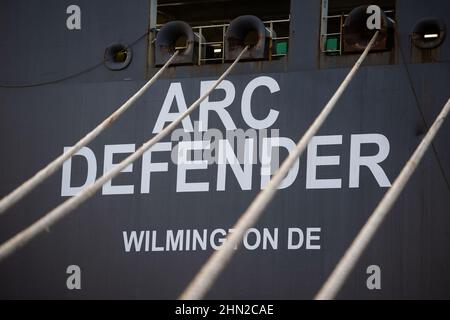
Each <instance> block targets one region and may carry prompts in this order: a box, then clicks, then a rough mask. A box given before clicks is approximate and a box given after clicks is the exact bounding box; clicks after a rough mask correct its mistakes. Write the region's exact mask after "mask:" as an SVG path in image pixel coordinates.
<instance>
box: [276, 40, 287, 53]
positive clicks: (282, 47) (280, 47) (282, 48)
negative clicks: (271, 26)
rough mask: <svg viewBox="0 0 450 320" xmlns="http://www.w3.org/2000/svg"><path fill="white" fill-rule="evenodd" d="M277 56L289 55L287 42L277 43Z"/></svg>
mask: <svg viewBox="0 0 450 320" xmlns="http://www.w3.org/2000/svg"><path fill="white" fill-rule="evenodd" d="M275 54H287V41H280V42H277V43H276V45H275Z"/></svg>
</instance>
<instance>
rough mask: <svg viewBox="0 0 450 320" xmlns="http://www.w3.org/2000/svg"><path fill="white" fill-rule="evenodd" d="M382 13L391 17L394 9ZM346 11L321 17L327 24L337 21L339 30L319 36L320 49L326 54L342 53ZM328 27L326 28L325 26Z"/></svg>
mask: <svg viewBox="0 0 450 320" xmlns="http://www.w3.org/2000/svg"><path fill="white" fill-rule="evenodd" d="M384 13H385V14H386V15H387V16H388V17H390V18H392V17H393V16H394V14H395V11H394V10H385V11H384ZM347 16H348V13H345V14H344V13H343V14H335V15H329V16H323V17H322V23H323V24H325V25H326V26H328V23H329V21H330V20H331V21H336V20H337V21H338V24H339V30H335V31H338V32H325V33H322V34H321V36H320V49H321V52H322V53H324V54H327V55H338V56H340V55H342V53H343V52H342V47H343V44H342V41H343V39H344V36H343V27H344V22H345V18H347ZM326 29H328V28H326Z"/></svg>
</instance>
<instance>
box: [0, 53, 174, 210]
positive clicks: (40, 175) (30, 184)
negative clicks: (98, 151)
mask: <svg viewBox="0 0 450 320" xmlns="http://www.w3.org/2000/svg"><path fill="white" fill-rule="evenodd" d="M177 55H178V51H175V53H174V54H173V55H172V56H171V57H170V59H169V60H167V62H166V63H165V64H164V66H163V67H162V68H161V69H159V70H158V72H157V73H156V74H155V75H154V76H153V77H152V78H151V79H150V80H149V81H148V82H147V83H146V84H144V85H143V86H142V88H141V89H139V90H138V91H137V92H136V93H135V94H134V95H133V96H132V97H131V98H130V99H128V100H127V101H126V102H125V103H124V104H122V105H121V106H120V107H119V108H118V109H117V110H116V111H114V112H113V113H112V114H111V115H110V116H109V117H108V118H106V119H105V120H103V121H102V122H101V123H100V124H99V125H98V126H97V127H95V128H94V129H93V130H92V131H91V132H89V133H88V134H86V135H85V136H84V137H83V138H82V139H81V140H80V141H78V142H77V143H76V144H75V145H74V146H73V147H71V148H70V149H68V150H67V151H66V152H64V153H63V154H62V155H60V156H59V157H57V158H56V159H55V160H53V161H52V162H50V163H49V164H47V165H46V166H45V167H44V168H43V169H41V170H40V171H38V172H37V173H36V174H35V175H34V176H33V177H31V178H30V179H28V180H27V181H25V182H24V183H22V184H21V185H20V186H19V187H17V188H16V189H15V190H14V191H12V192H11V193H9V194H8V195H7V196H5V197H4V198H3V199H1V200H0V215H2V214H3V213H5V211H6V210H8V209H9V208H10V207H11V206H12V205H14V204H15V203H16V202H17V201H19V200H20V199H22V198H23V197H24V196H26V195H27V194H28V193H29V192H30V191H31V190H33V189H34V188H35V187H37V186H38V185H39V184H40V183H41V182H43V181H44V180H45V179H47V178H48V177H50V176H51V175H52V174H53V173H55V172H56V171H57V170H58V169H59V168H60V167H61V166H62V165H63V163H64V162H65V161H66V160H67V159H69V158H70V157H72V156H73V155H74V154H75V153H77V151H78V150H80V149H81V148H83V147H85V146H86V145H87V144H88V143H89V142H91V141H92V140H94V138H95V137H97V136H98V135H99V134H100V133H101V132H102V131H103V130H105V129H106V128H108V127H109V126H110V125H111V124H112V123H113V122H114V121H116V120H117V119H118V118H119V117H120V116H121V115H122V113H124V112H125V111H126V110H127V109H128V108H130V107H131V106H132V105H133V103H134V102H136V100H138V99H139V98H140V97H141V96H142V95H143V94H144V92H145V91H147V89H148V88H150V86H151V85H152V84H153V83H154V82H155V81H156V80H157V79H158V78H159V76H160V75H161V74H162V73H163V72H164V70H165V69H166V68H167V67H168V66H169V65H170V63H171V62H172V61H173V59H174V58H175V57H176V56H177Z"/></svg>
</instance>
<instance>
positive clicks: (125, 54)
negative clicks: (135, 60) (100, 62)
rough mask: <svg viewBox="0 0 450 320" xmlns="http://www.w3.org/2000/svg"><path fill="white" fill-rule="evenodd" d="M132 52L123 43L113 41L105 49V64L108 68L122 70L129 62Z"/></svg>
mask: <svg viewBox="0 0 450 320" xmlns="http://www.w3.org/2000/svg"><path fill="white" fill-rule="evenodd" d="M131 58H132V52H131V49H130V48H129V47H127V46H126V45H124V44H120V43H115V44H112V45H110V46H109V47H108V48H106V50H105V57H104V59H105V65H106V67H107V68H108V69H110V70H122V69H125V68H126V67H128V65H129V64H130V62H131Z"/></svg>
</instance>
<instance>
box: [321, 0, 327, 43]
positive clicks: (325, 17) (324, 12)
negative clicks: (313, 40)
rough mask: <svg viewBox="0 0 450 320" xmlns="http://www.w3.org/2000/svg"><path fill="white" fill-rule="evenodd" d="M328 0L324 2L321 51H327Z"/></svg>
mask: <svg viewBox="0 0 450 320" xmlns="http://www.w3.org/2000/svg"><path fill="white" fill-rule="evenodd" d="M327 16H328V0H322V10H321V20H320V39H321V41H320V49H321V51H325V41H326V34H327V31H328V18H327Z"/></svg>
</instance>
